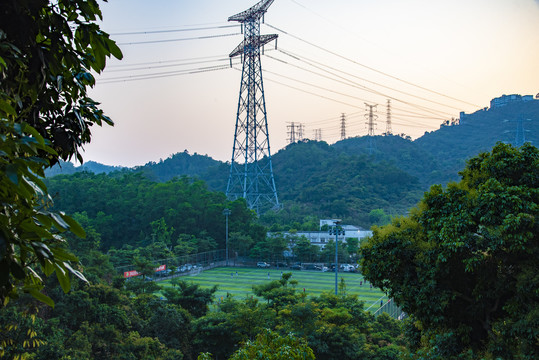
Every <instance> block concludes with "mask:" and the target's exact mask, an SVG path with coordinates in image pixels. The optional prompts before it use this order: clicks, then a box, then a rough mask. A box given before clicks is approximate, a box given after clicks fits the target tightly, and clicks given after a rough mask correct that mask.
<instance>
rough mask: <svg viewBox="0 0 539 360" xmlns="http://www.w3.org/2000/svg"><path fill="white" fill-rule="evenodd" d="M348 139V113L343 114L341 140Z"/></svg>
mask: <svg viewBox="0 0 539 360" xmlns="http://www.w3.org/2000/svg"><path fill="white" fill-rule="evenodd" d="M344 139H346V115H345V114H344V113H343V114H342V115H341V140H344Z"/></svg>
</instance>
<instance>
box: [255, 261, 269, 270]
mask: <svg viewBox="0 0 539 360" xmlns="http://www.w3.org/2000/svg"><path fill="white" fill-rule="evenodd" d="M256 267H259V268H269V267H270V264H268V263H267V262H263V261H260V262H257V263H256Z"/></svg>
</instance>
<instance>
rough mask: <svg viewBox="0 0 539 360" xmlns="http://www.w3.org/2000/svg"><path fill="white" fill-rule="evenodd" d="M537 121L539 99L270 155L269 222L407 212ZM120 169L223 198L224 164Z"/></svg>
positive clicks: (194, 157)
mask: <svg viewBox="0 0 539 360" xmlns="http://www.w3.org/2000/svg"><path fill="white" fill-rule="evenodd" d="M521 119H522V120H521ZM528 119H529V120H528ZM538 122H539V101H537V100H534V101H528V102H520V103H517V104H508V105H506V106H504V107H500V108H494V109H490V110H486V109H483V110H480V111H477V112H475V113H473V114H469V115H465V116H464V117H463V118H462V119H461V123H460V124H458V125H452V126H449V125H447V126H442V127H441V128H440V129H439V130H436V131H432V132H429V133H425V135H423V136H422V137H421V138H418V139H417V140H415V141H411V140H410V139H409V138H403V137H401V136H392V135H390V136H375V137H374V138H373V139H372V140H373V141H372V145H370V140H371V139H369V138H368V137H358V138H349V139H345V140H343V141H340V142H338V143H336V144H334V145H332V146H330V145H328V144H326V143H325V142H316V141H304V142H301V143H296V144H291V145H289V146H287V147H286V148H285V149H282V150H280V151H279V152H277V153H276V154H274V155H273V169H274V175H275V181H276V185H277V190H278V194H279V199H280V201H281V202H283V203H284V205H285V207H284V211H282V212H281V213H282V215H281V216H280V218H275V219H268V220H269V221H268V223H282V222H285V221H288V222H289V223H290V222H294V221H296V222H299V223H302V221H303V220H304V219H305V217H306V216H308V215H311V216H316V217H333V216H335V217H341V218H343V219H348V220H349V221H353V223H356V224H360V225H363V226H370V224H371V223H372V222H373V220H372V219H369V214H370V212H371V211H372V210H376V209H383V210H384V211H385V212H386V213H388V214H404V213H406V211H407V210H408V209H409V208H410V207H412V206H413V205H415V203H416V202H417V201H418V200H419V198H420V196H421V194H422V192H423V191H425V190H427V189H428V187H429V186H430V185H432V184H444V185H445V184H447V182H449V181H453V180H458V178H459V177H458V172H459V171H460V170H462V169H463V168H464V164H465V162H466V160H467V159H469V158H471V157H473V156H475V155H477V154H478V153H479V152H483V151H490V149H491V148H492V147H493V146H494V145H495V144H496V142H498V141H505V142H510V143H513V144H514V143H515V141H520V140H522V139H524V138H525V140H526V141H531V142H532V144H538V143H539V139H538V134H539V130H538V126H537V124H538ZM517 131H519V132H520V133H518V134H517ZM519 136H520V137H519ZM90 165H92V166H90ZM98 165H99V164H98ZM63 166H64V169H65V170H68V171H66V172H68V173H69V172H70V171H80V170H81V169H82V170H90V171H93V172H96V173H97V172H110V171H112V170H117V169H115V168H110V167H108V168H107V167H101V168H99V167H97V166H96V164H95V163H91V162H88V163H87V164H85V167H83V168H74V167H73V166H72V165H71V164H64V165H63ZM95 169H97V170H95ZM122 171H123V172H125V171H128V172H131V171H132V172H139V173H143V174H144V175H145V177H146V178H147V179H149V180H151V181H155V182H164V181H168V180H170V179H172V178H174V177H181V176H184V175H187V176H189V177H192V178H198V179H201V180H204V181H205V182H206V184H207V186H208V188H209V189H211V190H214V191H221V192H224V191H225V189H226V184H227V179H228V173H229V165H228V164H227V163H223V162H220V161H216V160H214V159H212V158H210V157H209V156H207V155H199V154H196V153H195V154H189V153H188V152H187V151H184V152H182V153H178V154H175V155H173V156H171V157H169V158H167V159H165V160H161V161H160V162H158V163H156V162H150V163H148V164H146V165H144V166H140V167H136V168H134V169H129V170H127V169H123V170H122ZM51 174H53V173H52V172H50V173H49V176H50V175H51Z"/></svg>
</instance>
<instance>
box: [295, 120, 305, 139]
mask: <svg viewBox="0 0 539 360" xmlns="http://www.w3.org/2000/svg"><path fill="white" fill-rule="evenodd" d="M296 133H297V134H298V141H303V134H304V133H305V125H303V124H297V125H296Z"/></svg>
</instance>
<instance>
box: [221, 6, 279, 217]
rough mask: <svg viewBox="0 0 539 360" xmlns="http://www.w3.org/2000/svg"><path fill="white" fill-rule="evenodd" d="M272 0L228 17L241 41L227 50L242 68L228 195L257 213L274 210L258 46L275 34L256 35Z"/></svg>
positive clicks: (273, 188)
mask: <svg viewBox="0 0 539 360" xmlns="http://www.w3.org/2000/svg"><path fill="white" fill-rule="evenodd" d="M272 3H273V0H262V1H260V2H258V3H257V4H256V5H254V6H253V7H251V8H250V9H248V10H245V11H243V12H241V13H239V14H236V15H233V16H231V17H229V18H228V21H237V22H240V23H241V24H242V29H243V34H244V36H243V41H242V42H241V43H240V44H239V45H238V46H237V47H236V48H235V49H234V50H233V51H232V52H231V53H230V55H229V56H230V58H233V57H235V56H241V57H242V58H243V69H242V77H241V85H240V94H239V100H238V112H237V116H236V129H235V132H234V146H233V148H232V162H231V164H230V177H229V178H228V185H227V188H226V195H227V197H228V198H230V199H232V200H235V199H237V198H245V199H246V201H247V205H248V206H249V208H250V209H253V210H255V211H256V212H257V213H258V214H260V213H261V211H265V210H267V209H269V208H273V209H278V208H279V207H280V205H279V199H278V198H277V190H276V188H275V180H274V177H273V169H272V165H271V152H270V143H269V133H268V121H267V114H266V101H265V98H264V85H263V81H262V64H261V62H260V48H261V47H262V46H264V45H265V44H267V43H269V42H270V41H272V40H275V39H277V35H260V19H261V18H262V17H263V16H264V14H265V13H266V12H267V10H268V8H269V6H270V5H271V4H272Z"/></svg>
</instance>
